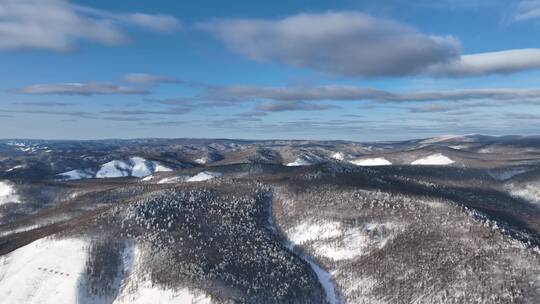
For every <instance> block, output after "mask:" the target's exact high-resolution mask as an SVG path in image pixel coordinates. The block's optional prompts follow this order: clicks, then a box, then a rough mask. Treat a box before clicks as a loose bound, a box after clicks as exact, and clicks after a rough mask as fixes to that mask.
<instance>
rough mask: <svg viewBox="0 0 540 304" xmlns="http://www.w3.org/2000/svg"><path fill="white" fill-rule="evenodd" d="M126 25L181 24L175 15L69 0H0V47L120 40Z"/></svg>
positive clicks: (57, 47) (160, 27) (156, 27)
mask: <svg viewBox="0 0 540 304" xmlns="http://www.w3.org/2000/svg"><path fill="white" fill-rule="evenodd" d="M126 26H136V27H139V28H142V29H148V30H153V31H171V30H174V29H176V28H178V27H179V26H180V24H179V22H178V21H177V20H176V19H175V18H174V17H172V16H167V15H149V14H141V13H134V14H113V13H109V12H106V11H103V10H97V9H93V8H90V7H85V6H80V5H72V4H71V3H69V2H68V1H67V0H2V1H0V49H47V50H54V51H65V50H69V49H71V48H73V47H74V45H75V44H76V43H77V42H78V41H80V40H87V41H92V42H97V43H101V44H106V45H115V44H121V43H124V42H126V41H128V40H129V38H128V37H127V36H126V34H125V33H124V32H123V27H126Z"/></svg>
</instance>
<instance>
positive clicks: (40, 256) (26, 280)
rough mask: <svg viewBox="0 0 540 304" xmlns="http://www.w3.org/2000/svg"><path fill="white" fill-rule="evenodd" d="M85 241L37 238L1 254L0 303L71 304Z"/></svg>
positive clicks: (83, 260) (82, 264) (75, 300)
mask: <svg viewBox="0 0 540 304" xmlns="http://www.w3.org/2000/svg"><path fill="white" fill-rule="evenodd" d="M87 255H88V253H87V242H85V241H83V240H79V239H64V240H52V239H40V240H37V241H35V242H33V243H31V244H29V245H26V246H24V247H22V248H19V249H17V250H15V251H13V252H11V253H9V254H7V255H5V256H2V257H0V295H2V299H1V300H0V302H2V303H25V304H30V303H36V304H48V303H50V304H62V303H65V304H70V303H81V301H80V299H79V298H78V296H79V295H78V286H79V279H80V276H81V274H82V272H83V271H84V268H85V263H86V259H87Z"/></svg>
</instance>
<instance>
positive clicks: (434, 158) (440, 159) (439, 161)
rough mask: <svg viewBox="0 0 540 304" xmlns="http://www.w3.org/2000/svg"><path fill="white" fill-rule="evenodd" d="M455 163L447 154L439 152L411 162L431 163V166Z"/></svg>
mask: <svg viewBox="0 0 540 304" xmlns="http://www.w3.org/2000/svg"><path fill="white" fill-rule="evenodd" d="M453 163H455V162H454V161H453V160H451V159H450V158H448V157H447V156H445V155H443V154H441V153H437V154H432V155H429V156H426V157H423V158H420V159H417V160H415V161H413V162H412V163H411V165H431V166H441V165H450V164H453Z"/></svg>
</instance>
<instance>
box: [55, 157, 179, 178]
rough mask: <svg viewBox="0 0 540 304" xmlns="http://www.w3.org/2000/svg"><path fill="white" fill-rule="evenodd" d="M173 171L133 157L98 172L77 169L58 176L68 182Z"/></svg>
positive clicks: (106, 165) (116, 161)
mask: <svg viewBox="0 0 540 304" xmlns="http://www.w3.org/2000/svg"><path fill="white" fill-rule="evenodd" d="M168 171H172V169H171V168H168V167H166V166H164V165H162V164H161V163H159V162H157V161H150V160H146V159H144V158H142V157H131V158H129V159H128V160H112V161H110V162H108V163H105V164H103V165H101V166H100V168H99V169H98V170H97V171H94V170H92V169H76V170H71V171H67V172H64V173H60V174H58V176H60V177H61V178H64V179H66V180H78V179H87V178H115V177H128V176H133V177H145V176H149V175H152V174H154V173H156V172H168ZM94 172H95V173H94Z"/></svg>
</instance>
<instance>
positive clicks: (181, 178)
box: [157, 176, 186, 184]
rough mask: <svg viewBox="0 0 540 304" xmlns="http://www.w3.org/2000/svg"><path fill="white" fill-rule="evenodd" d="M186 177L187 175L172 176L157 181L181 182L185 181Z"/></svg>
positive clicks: (165, 182)
mask: <svg viewBox="0 0 540 304" xmlns="http://www.w3.org/2000/svg"><path fill="white" fill-rule="evenodd" d="M185 179H186V177H185V176H171V177H165V178H162V179H160V180H159V181H158V182H157V183H158V184H176V183H179V182H183V181H184V180H185Z"/></svg>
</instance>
